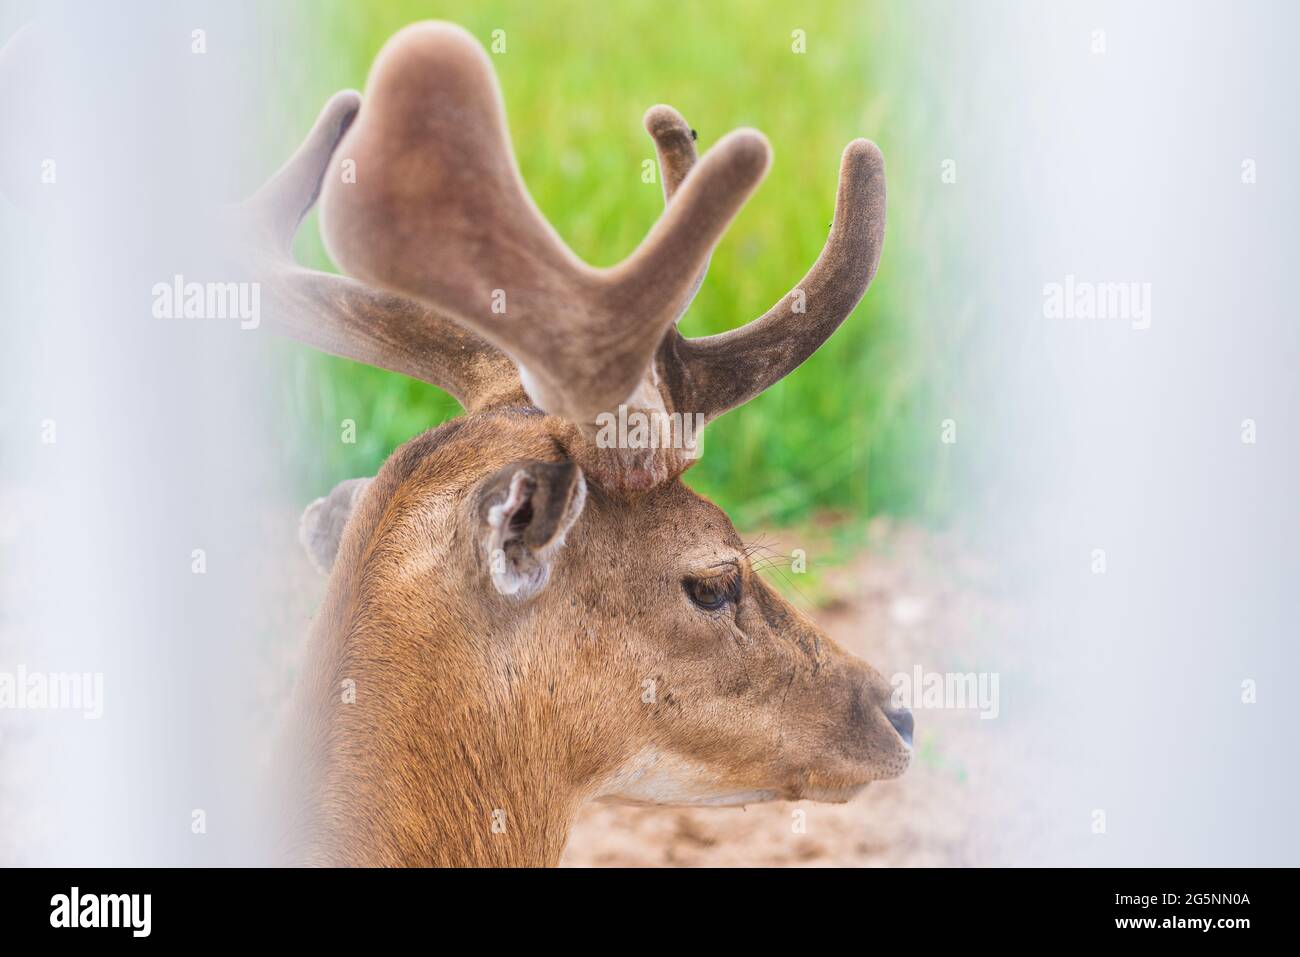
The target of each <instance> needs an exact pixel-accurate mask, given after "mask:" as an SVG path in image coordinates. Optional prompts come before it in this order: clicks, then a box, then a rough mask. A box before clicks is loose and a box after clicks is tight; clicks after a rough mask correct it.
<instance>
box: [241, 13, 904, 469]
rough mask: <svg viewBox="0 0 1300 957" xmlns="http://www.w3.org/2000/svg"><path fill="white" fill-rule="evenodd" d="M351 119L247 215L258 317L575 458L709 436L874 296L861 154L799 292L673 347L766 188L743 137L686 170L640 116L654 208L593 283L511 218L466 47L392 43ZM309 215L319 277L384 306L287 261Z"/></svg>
mask: <svg viewBox="0 0 1300 957" xmlns="http://www.w3.org/2000/svg"><path fill="white" fill-rule="evenodd" d="M367 98H368V99H367V105H366V107H365V109H363V110H361V111H360V115H359V116H357V113H358V100H357V98H356V94H352V93H345V94H339V95H338V96H337V97H336V98H335V99H334V100H332V101H331V103H330V104H329V105H328V106H327V107H326V109H325V111H324V113H323V114H322V117H321V119H320V121H318V123H317V126H316V129H315V130H313V132H312V135H311V136H310V137H309V138H308V141H307V143H306V144H304V146H303V147H302V149H301V150H300V151H299V153H298V155H297V156H295V157H294V159H293V160H291V161H290V162H289V164H288V165H287V166H286V167H285V169H284V170H283V171H281V173H280V174H277V176H276V177H275V178H274V179H273V180H272V181H271V182H270V183H268V185H267V187H265V188H264V189H263V190H262V191H261V192H259V193H258V195H257V196H255V197H254V199H253V200H252V201H250V203H251V205H252V206H253V207H254V208H255V209H256V210H257V211H258V213H259V217H260V218H261V219H262V220H264V221H265V222H267V223H269V224H270V226H269V228H268V229H265V230H263V235H264V242H263V244H262V245H263V247H264V248H270V249H272V250H273V251H274V255H270V256H267V257H265V258H266V259H267V260H268V261H270V262H273V263H274V264H275V268H274V269H273V278H274V280H275V285H276V288H275V290H274V291H273V292H274V294H273V301H274V302H276V303H277V304H280V305H282V306H283V307H284V309H285V311H286V313H287V315H286V317H285V318H284V319H283V320H282V322H281V327H282V328H283V330H284V331H286V332H287V333H288V334H289V335H291V336H293V337H295V338H299V339H303V340H305V341H308V342H310V343H312V344H314V345H317V346H319V347H321V348H324V349H326V350H327V351H332V352H337V353H338V354H341V355H347V356H350V357H352V358H356V359H360V360H361V361H365V362H369V363H372V364H375V365H380V366H383V367H385V368H389V369H396V370H397V371H402V372H406V373H407V374H410V375H415V376H417V377H419V378H422V379H426V380H427V381H431V382H434V383H435V384H438V385H441V386H443V387H444V388H447V389H448V390H449V391H451V392H452V393H453V394H454V395H456V397H457V399H459V400H460V401H461V403H462V404H463V405H465V406H466V408H477V407H482V406H484V405H486V404H491V403H492V402H496V401H504V399H503V397H504V396H507V395H517V394H518V391H519V387H520V385H521V384H522V387H523V389H524V390H526V392H527V396H528V398H530V399H531V400H532V401H533V402H534V403H535V404H537V405H538V406H539V407H540V408H542V409H544V410H545V411H547V412H549V413H551V414H553V415H557V416H560V417H562V418H565V419H567V420H568V421H570V422H571V423H573V424H574V425H575V426H576V427H577V428H578V429H579V430H580V431H581V432H582V433H583V434H585V435H586V436H587V437H588V438H590V437H591V435H592V433H593V430H594V428H595V424H596V422H597V419H598V418H599V417H600V416H601V415H602V413H608V412H612V411H614V410H616V409H617V408H618V407H619V406H621V405H624V404H627V405H629V406H632V407H635V408H639V409H647V410H650V411H652V412H656V411H657V412H676V413H685V414H694V413H699V414H701V415H702V416H703V417H704V421H709V420H712V419H714V418H716V417H717V416H719V415H721V414H723V413H724V412H726V411H728V410H729V409H732V408H735V407H736V406H738V405H740V404H742V403H744V402H745V401H747V400H748V399H750V398H752V397H753V396H755V395H757V394H758V393H760V392H762V391H763V390H764V389H765V388H767V387H768V386H770V385H771V384H772V383H774V382H776V381H777V380H779V379H780V378H782V377H783V376H785V375H787V374H788V373H789V372H791V371H792V370H793V369H795V368H796V367H797V366H798V365H799V364H800V363H802V362H803V361H804V359H806V358H807V357H808V356H810V355H811V354H812V353H813V352H814V351H816V349H817V348H818V347H819V346H820V345H821V344H822V342H824V341H825V340H826V339H827V337H829V336H830V335H831V333H833V332H834V331H835V329H836V328H837V327H838V326H839V324H840V322H842V321H843V320H844V318H845V317H846V316H847V315H848V314H849V312H851V311H852V309H853V308H854V306H855V305H856V304H857V302H858V301H859V299H861V297H862V295H863V294H864V293H865V291H866V288H867V286H868V285H869V283H870V281H871V279H872V277H873V276H874V275H875V271H876V264H877V262H878V260H879V256H880V250H881V244H882V242H883V237H884V224H885V186H884V163H883V159H882V157H881V155H880V151H879V150H878V149H877V148H876V147H875V146H874V145H873V144H872V143H870V142H868V141H867V140H855V141H853V142H852V143H850V144H849V146H848V147H847V148H846V149H845V151H844V155H843V159H842V162H841V168H840V186H839V195H838V199H837V203H836V210H835V218H834V222H833V224H832V227H831V231H830V235H829V237H828V238H827V241H826V245H825V248H824V249H823V250H822V253H821V255H820V257H819V258H818V260H817V262H816V264H814V266H813V268H812V269H811V270H810V271H809V273H808V274H807V275H806V276H805V277H804V279H803V280H802V282H801V283H800V284H799V286H797V287H796V288H795V289H794V290H792V291H791V292H790V293H789V294H787V295H786V296H784V297H783V298H782V299H781V300H780V301H779V302H778V303H777V304H776V305H775V306H773V307H772V308H771V309H770V310H769V311H768V312H767V313H766V314H764V315H763V316H761V317H759V318H758V319H755V320H754V321H752V322H750V323H748V324H747V325H745V326H743V327H741V328H739V329H735V330H733V331H731V332H728V333H724V334H721V335H716V336H709V337H706V338H702V339H684V338H683V337H682V336H681V335H680V334H679V333H678V332H677V329H676V327H675V323H676V320H677V319H678V318H679V317H680V316H681V315H682V313H683V312H684V311H685V309H686V308H687V306H688V305H689V303H690V300H691V298H692V297H693V296H694V294H695V292H696V290H697V289H698V288H699V285H700V283H701V281H702V280H703V278H704V274H705V271H706V269H707V266H708V259H709V256H710V254H711V252H712V249H713V247H714V245H715V244H716V243H717V241H718V240H719V239H720V237H721V236H722V233H723V232H724V230H725V229H726V227H727V226H728V225H729V223H730V222H731V220H732V218H733V217H734V216H735V215H736V213H737V212H738V211H739V209H740V207H741V206H742V205H743V203H744V201H745V200H746V199H747V198H748V196H749V195H750V193H751V192H752V191H753V190H754V188H755V187H756V186H757V184H758V182H759V181H760V180H761V179H762V177H763V176H764V175H765V173H766V171H767V166H768V160H769V150H768V146H767V141H766V140H765V139H764V138H763V136H762V135H761V134H760V133H758V132H756V131H753V130H737V131H734V132H732V133H730V134H728V135H727V136H725V137H723V138H722V139H721V140H720V141H719V142H718V143H717V144H716V145H715V146H714V147H713V148H712V149H711V150H709V151H708V152H707V153H706V154H705V155H704V157H703V158H701V159H699V160H698V161H697V158H696V153H695V145H694V134H693V132H692V131H691V130H690V128H689V127H688V126H687V125H686V123H685V121H684V120H683V119H682V118H681V116H680V115H678V114H677V113H676V112H675V111H674V110H672V109H671V108H669V107H666V106H657V107H653V108H652V109H651V110H649V111H648V112H647V113H646V117H645V125H646V129H647V131H648V132H649V133H650V134H651V136H652V137H653V139H654V141H655V146H656V150H657V153H658V157H659V163H660V167H661V170H662V178H663V189H664V198H665V203H666V208H665V210H664V213H663V214H662V216H661V217H660V219H659V221H658V222H657V223H656V224H655V226H654V227H653V228H652V229H651V230H650V233H649V234H648V235H647V237H646V238H645V240H644V241H643V242H642V243H641V245H640V246H638V247H637V249H636V250H635V251H634V252H633V253H632V255H631V256H629V257H628V258H627V259H626V260H624V261H623V262H622V263H620V264H618V265H617V266H614V267H612V268H608V269H597V268H594V267H592V266H590V265H588V264H587V263H585V262H583V261H582V260H580V259H579V258H578V257H577V256H575V255H574V254H573V253H572V251H570V250H569V248H568V247H567V246H566V245H565V244H564V243H563V241H562V240H561V239H560V237H559V236H558V235H557V234H556V232H555V230H554V229H553V228H552V227H551V226H550V224H549V223H548V222H547V221H546V220H545V219H544V218H543V216H542V215H541V213H540V212H539V210H538V209H537V206H536V204H535V203H534V202H533V200H532V198H531V197H530V196H529V194H528V192H527V189H526V188H525V186H524V184H523V182H522V180H521V178H520V175H519V170H518V167H517V165H516V163H515V159H514V154H513V152H512V150H511V146H510V139H509V134H508V131H507V129H506V124H505V117H504V111H503V108H502V103H501V95H500V91H499V89H498V87H497V83H496V78H495V75H494V74H493V71H492V68H491V64H490V62H489V60H488V56H487V54H486V53H485V52H484V51H483V49H482V47H480V46H479V44H478V43H477V42H476V41H475V40H474V39H473V38H472V37H471V36H470V35H469V34H467V33H465V32H464V31H463V30H461V29H459V28H458V27H454V26H451V25H449V24H442V23H424V24H417V25H415V26H412V27H407V28H406V29H404V30H402V31H401V32H399V33H398V34H397V35H396V36H395V37H393V38H392V39H391V40H390V41H389V42H388V44H387V45H386V46H385V47H384V49H383V51H381V53H380V55H379V57H378V58H377V60H376V62H375V66H374V68H373V70H372V73H371V77H370V81H369V87H368V92H367ZM354 116H356V117H357V121H356V123H355V124H352V123H351V121H352V118H353V117H354ZM340 140H341V141H342V142H341V143H340ZM336 146H337V148H336ZM331 157H332V158H331ZM327 166H328V168H329V172H328V175H326V167H327ZM322 177H324V186H323V188H322V185H321V182H322ZM318 193H320V194H321V195H322V197H323V198H322V217H321V222H322V231H323V234H324V237H325V240H326V246H327V248H328V250H329V252H330V254H331V256H332V257H333V258H334V260H335V262H337V263H338V264H339V265H340V266H341V267H342V268H343V269H344V270H345V271H346V272H348V273H349V274H351V275H352V276H355V277H357V278H358V279H361V280H363V281H364V282H365V283H368V284H372V285H373V286H374V287H379V288H382V289H385V290H388V292H379V291H377V290H376V289H373V288H371V287H370V286H368V285H363V284H362V283H358V282H355V281H353V280H347V279H342V278H340V277H328V276H323V274H319V273H311V272H309V271H307V270H303V269H302V268H301V267H298V266H296V265H294V264H292V262H291V260H289V258H288V254H287V250H288V246H289V242H290V240H291V239H292V236H293V232H294V230H295V229H296V228H297V225H298V222H299V221H300V220H301V218H302V216H303V215H304V214H305V212H306V210H307V209H308V208H309V207H310V206H311V204H312V202H313V201H314V200H315V197H316V195H317V194H318ZM303 307H306V308H308V309H317V310H323V311H324V312H325V316H324V319H323V321H321V322H320V324H316V323H314V322H313V320H312V319H311V318H309V317H307V316H305V315H302V314H298V315H293V313H294V311H295V310H297V309H301V308H303ZM507 356H508V357H509V358H506V357H507ZM512 361H513V366H512V365H511V362H512ZM516 366H517V369H518V378H515V376H514V374H513V368H514V367H516ZM484 395H488V396H490V397H489V398H487V399H484V398H482V396H484ZM683 451H684V454H682V453H683ZM693 457H694V449H686V450H676V451H673V450H667V451H665V450H660V449H651V450H644V451H636V450H633V451H632V452H631V453H630V454H629V452H628V451H627V450H614V451H612V452H610V453H609V454H608V455H604V456H601V455H595V454H592V450H590V449H588V450H586V453H584V458H586V459H588V461H587V462H584V468H592V464H591V463H594V471H595V473H596V475H595V478H596V480H597V481H601V482H603V483H604V484H607V485H610V486H613V487H616V488H620V487H621V488H624V489H636V488H644V487H646V486H648V485H651V484H654V483H655V482H657V481H660V480H662V479H663V478H665V477H667V476H668V475H669V474H673V473H676V472H679V471H681V470H682V469H683V468H685V467H686V466H687V465H689V464H690V461H691V460H692V459H693Z"/></svg>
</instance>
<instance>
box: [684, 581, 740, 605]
mask: <svg viewBox="0 0 1300 957" xmlns="http://www.w3.org/2000/svg"><path fill="white" fill-rule="evenodd" d="M682 587H683V588H684V589H685V590H686V597H687V598H689V599H690V600H691V602H692V603H693V604H694V605H695V606H696V607H697V608H701V609H703V610H704V611H720V610H721V609H722V608H723V606H725V605H726V604H727V603H728V602H730V603H731V604H733V605H734V604H739V602H740V577H739V576H737V575H731V576H727V577H725V578H723V577H721V576H718V577H713V578H687V579H684V580H683V581H682Z"/></svg>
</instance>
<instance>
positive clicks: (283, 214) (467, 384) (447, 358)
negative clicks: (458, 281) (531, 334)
mask: <svg viewBox="0 0 1300 957" xmlns="http://www.w3.org/2000/svg"><path fill="white" fill-rule="evenodd" d="M360 108H361V96H360V94H358V93H356V92H354V91H351V90H345V91H343V92H340V93H336V94H335V95H334V96H333V97H332V98H331V99H330V101H329V102H328V103H326V104H325V108H324V109H323V110H321V114H320V116H319V117H318V118H317V120H316V123H315V125H314V126H313V127H312V130H311V132H310V133H309V134H307V139H306V140H305V141H304V142H303V144H302V146H300V147H299V148H298V151H297V152H296V153H295V154H294V155H293V156H292V157H291V158H290V159H289V161H288V162H287V163H285V164H284V166H283V167H281V168H280V170H279V171H278V172H277V173H275V175H274V176H272V177H271V178H270V179H269V180H268V181H267V182H266V183H265V185H263V186H262V188H261V189H259V190H258V191H257V192H256V193H255V194H253V196H252V197H250V198H249V199H248V200H246V201H245V202H243V203H241V204H239V205H237V206H235V207H234V208H233V209H232V210H231V211H230V217H231V219H232V220H233V225H234V228H235V230H236V231H237V233H238V235H239V239H240V242H241V243H243V245H244V248H243V251H242V252H243V256H244V258H246V259H247V260H248V264H249V267H250V270H251V272H252V274H253V275H254V276H255V277H256V278H257V280H258V281H259V282H260V284H261V287H262V290H263V293H264V294H265V295H264V305H266V306H269V309H267V311H266V313H265V322H266V325H267V326H268V327H269V328H271V329H273V330H274V331H276V332H278V333H280V334H281V335H284V336H286V337H288V338H291V339H295V340H297V341H299V342H303V343H306V344H307V345H310V346H314V347H315V348H317V349H320V350H321V351H323V352H328V353H330V354H332V355H337V356H343V357H345V358H349V359H355V360H357V361H358V362H364V363H366V364H367V365H373V366H378V367H380V368H383V369H388V370H389V371H392V372H400V373H402V374H404V375H409V376H411V377H413V378H416V379H420V380H422V381H425V382H430V383H433V384H434V385H437V386H438V387H439V388H442V389H445V390H447V391H448V392H450V393H451V394H452V396H454V397H455V399H456V401H458V402H459V403H460V404H461V405H462V406H464V407H465V408H466V409H475V408H480V407H483V406H485V405H487V404H491V402H492V401H493V400H494V399H496V398H498V397H500V396H501V395H502V394H509V393H510V392H511V391H514V392H518V389H519V380H518V378H517V377H516V373H515V369H514V366H513V364H512V363H511V362H510V360H509V359H508V358H507V357H506V356H505V355H504V354H502V353H501V352H500V351H498V350H497V349H495V348H493V347H492V346H490V345H488V343H486V342H484V341H483V340H482V339H480V338H479V337H478V336H475V335H473V334H472V333H470V332H468V331H466V330H465V329H464V328H463V327H462V326H460V325H458V324H457V323H455V322H453V321H452V320H451V319H449V318H447V316H446V315H445V314H444V313H442V312H441V311H440V310H438V309H436V308H434V307H433V306H430V305H428V304H426V303H422V302H419V301H417V300H414V299H411V298H409V297H406V296H401V295H397V294H394V293H390V292H385V291H381V290H377V289H372V288H370V287H368V286H366V285H363V284H362V283H360V282H357V281H356V280H355V279H348V278H346V277H343V276H334V275H331V274H329V273H323V272H318V271H316V270H312V269H307V268H305V267H303V266H300V265H298V263H296V262H295V261H294V259H293V253H292V247H293V237H294V235H295V234H296V233H297V231H298V227H299V225H300V224H301V223H302V220H303V218H304V217H305V216H306V215H307V213H308V212H309V211H310V210H311V208H312V206H313V205H314V204H315V202H316V199H317V197H318V196H319V195H320V190H321V183H322V180H323V177H324V175H325V172H326V169H327V168H328V165H329V159H330V156H331V155H332V154H333V153H334V150H335V148H336V147H337V146H338V142H339V140H340V139H342V137H343V134H344V133H345V132H347V129H348V127H349V126H350V125H351V124H352V121H353V120H354V119H355V118H356V115H357V111H358V110H359V109H360Z"/></svg>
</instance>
